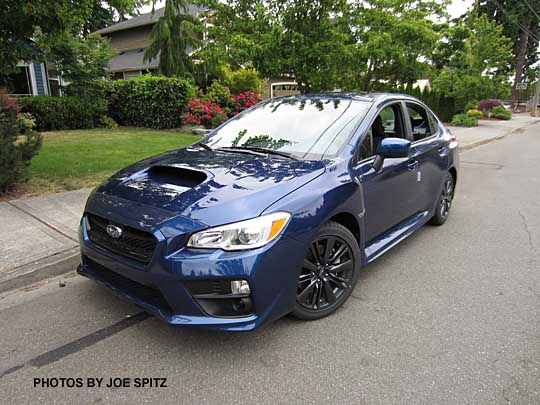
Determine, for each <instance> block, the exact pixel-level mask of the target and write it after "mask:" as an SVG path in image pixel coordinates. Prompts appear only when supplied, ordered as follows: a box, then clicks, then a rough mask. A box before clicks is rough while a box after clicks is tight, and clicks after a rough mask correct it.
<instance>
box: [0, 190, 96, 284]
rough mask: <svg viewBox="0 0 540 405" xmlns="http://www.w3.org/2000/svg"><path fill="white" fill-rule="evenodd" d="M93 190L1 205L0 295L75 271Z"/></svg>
mask: <svg viewBox="0 0 540 405" xmlns="http://www.w3.org/2000/svg"><path fill="white" fill-rule="evenodd" d="M89 193H90V189H82V190H77V191H68V192H65V193H58V194H48V195H44V196H39V197H32V198H25V199H19V200H12V201H9V202H2V203H0V224H1V226H0V229H1V230H2V232H0V292H3V291H7V290H10V289H14V288H19V287H23V286H25V285H28V284H30V283H33V282H35V281H39V280H42V279H44V278H47V277H51V276H55V275H58V274H62V273H65V272H68V271H71V270H74V269H75V266H76V265H77V262H78V242H77V227H78V225H79V221H80V218H81V214H82V211H83V209H84V204H85V203H86V199H87V198H88V194H89Z"/></svg>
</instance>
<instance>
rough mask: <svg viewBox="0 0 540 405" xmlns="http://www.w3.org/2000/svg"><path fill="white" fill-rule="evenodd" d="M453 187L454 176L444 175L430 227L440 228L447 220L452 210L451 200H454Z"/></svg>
mask: <svg viewBox="0 0 540 405" xmlns="http://www.w3.org/2000/svg"><path fill="white" fill-rule="evenodd" d="M454 187H455V184H454V176H452V174H451V173H446V176H445V178H444V182H443V189H442V192H441V195H440V196H439V199H438V200H437V206H436V207H435V214H433V217H432V218H431V221H430V223H431V224H432V225H437V226H440V225H442V224H444V223H445V222H446V220H447V219H448V215H449V214H450V208H452V200H453V199H454Z"/></svg>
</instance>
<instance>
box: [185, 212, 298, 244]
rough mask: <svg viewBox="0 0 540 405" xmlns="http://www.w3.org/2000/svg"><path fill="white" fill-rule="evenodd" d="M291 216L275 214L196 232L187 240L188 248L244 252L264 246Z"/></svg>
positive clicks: (277, 233)
mask: <svg viewBox="0 0 540 405" xmlns="http://www.w3.org/2000/svg"><path fill="white" fill-rule="evenodd" d="M290 218H291V214H289V213H287V212H275V213H273V214H268V215H263V216H260V217H258V218H253V219H249V220H247V221H241V222H235V223H234V224H229V225H224V226H218V227H216V228H210V229H207V230H205V231H201V232H197V233H196V234H193V235H192V236H191V238H189V242H188V247H193V248H202V249H223V250H244V249H253V248H258V247H261V246H264V245H266V244H267V243H269V242H271V241H272V240H274V239H275V238H276V237H277V236H278V235H279V234H280V233H281V231H283V229H285V226H286V225H287V224H288V223H289V219H290Z"/></svg>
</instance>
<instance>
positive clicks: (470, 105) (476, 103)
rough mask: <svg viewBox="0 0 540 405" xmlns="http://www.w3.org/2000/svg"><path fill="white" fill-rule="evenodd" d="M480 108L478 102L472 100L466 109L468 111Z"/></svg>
mask: <svg viewBox="0 0 540 405" xmlns="http://www.w3.org/2000/svg"><path fill="white" fill-rule="evenodd" d="M477 107H478V100H471V101H468V102H467V105H466V106H465V109H466V110H467V111H468V110H476V109H477Z"/></svg>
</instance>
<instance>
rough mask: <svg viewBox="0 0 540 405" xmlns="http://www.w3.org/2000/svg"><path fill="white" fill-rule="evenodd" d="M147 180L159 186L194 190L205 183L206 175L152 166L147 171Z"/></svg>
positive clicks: (169, 167)
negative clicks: (164, 185) (166, 185)
mask: <svg viewBox="0 0 540 405" xmlns="http://www.w3.org/2000/svg"><path fill="white" fill-rule="evenodd" d="M146 175H147V179H148V180H151V181H153V182H156V183H158V184H170V185H174V186H178V187H187V188H193V187H195V186H198V185H199V184H201V183H202V182H204V181H205V180H206V178H207V176H206V174H205V173H203V172H200V171H198V170H191V169H185V168H183V167H176V166H162V165H158V166H151V167H150V168H149V169H148V170H147V171H146Z"/></svg>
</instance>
